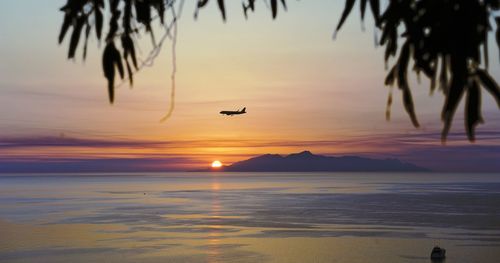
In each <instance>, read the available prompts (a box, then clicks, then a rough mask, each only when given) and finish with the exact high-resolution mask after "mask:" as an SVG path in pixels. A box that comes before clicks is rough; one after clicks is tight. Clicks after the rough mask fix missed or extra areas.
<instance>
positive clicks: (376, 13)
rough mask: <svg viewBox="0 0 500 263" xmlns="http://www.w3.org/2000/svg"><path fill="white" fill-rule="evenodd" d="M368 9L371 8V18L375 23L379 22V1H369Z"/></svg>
mask: <svg viewBox="0 0 500 263" xmlns="http://www.w3.org/2000/svg"><path fill="white" fill-rule="evenodd" d="M370 7H371V8H372V13H373V17H374V18H375V23H377V24H378V23H379V21H380V3H379V0H370Z"/></svg>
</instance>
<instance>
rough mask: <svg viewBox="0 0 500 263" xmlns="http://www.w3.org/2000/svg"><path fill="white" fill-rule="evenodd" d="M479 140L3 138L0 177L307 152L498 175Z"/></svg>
mask: <svg viewBox="0 0 500 263" xmlns="http://www.w3.org/2000/svg"><path fill="white" fill-rule="evenodd" d="M480 136H481V137H480V140H478V141H477V142H476V143H470V142H469V141H467V140H466V139H465V138H466V136H465V134H464V133H461V132H458V133H451V134H450V136H449V138H448V141H447V143H446V145H443V144H441V141H440V133H439V132H438V131H436V132H418V131H416V132H412V133H407V134H375V135H356V136H354V135H353V136H349V137H343V138H342V139H330V140H328V139H325V140H280V139H269V140H263V139H247V140H238V139H223V138H220V139H218V138H209V139H200V140H177V141H152V140H151V141H149V140H132V139H122V138H115V139H100V138H76V137H75V138H73V137H66V136H60V137H47V136H31V137H4V138H0V164H1V166H2V168H0V172H1V171H3V172H5V171H15V170H16V169H14V168H15V167H17V166H23V167H25V169H24V170H30V169H31V170H37V171H46V170H58V171H112V170H114V171H139V170H142V171H164V170H191V169H196V168H200V167H206V165H207V164H208V163H209V162H210V161H212V160H213V159H214V158H222V160H224V161H225V162H226V163H231V162H233V161H238V160H241V159H243V158H248V157H251V156H254V155H258V154H264V153H282V154H287V153H290V152H296V151H302V150H306V149H307V150H312V151H313V152H316V153H320V154H327V155H361V156H367V157H375V158H389V157H390V158H399V159H401V160H403V161H409V162H413V163H415V164H418V165H421V166H424V167H428V168H431V169H433V170H436V171H477V172H493V171H500V164H498V162H497V160H500V132H497V131H481V134H480ZM17 170H23V169H17Z"/></svg>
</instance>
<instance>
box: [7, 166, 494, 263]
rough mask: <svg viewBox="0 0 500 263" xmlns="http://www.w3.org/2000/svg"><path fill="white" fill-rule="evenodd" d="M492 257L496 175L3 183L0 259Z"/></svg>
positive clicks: (15, 179) (140, 177) (187, 176)
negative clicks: (437, 252) (439, 252)
mask: <svg viewBox="0 0 500 263" xmlns="http://www.w3.org/2000/svg"><path fill="white" fill-rule="evenodd" d="M434 245H440V246H442V247H445V248H446V249H447V259H446V262H448V263H450V262H452V263H453V262H500V175H493V174H374V173H373V174H360V173H297V174H284V173H267V174H266V173H263V174H252V173H223V174H222V173H166V174H125V175H124V174H113V175H110V174H106V175H102V174H91V175H81V174H66V175H57V176H47V175H29V176H28V175H23V176H6V175H4V176H0V262H194V263H197V262H282V263H288V262H430V259H429V254H430V251H431V249H432V247H433V246H434Z"/></svg>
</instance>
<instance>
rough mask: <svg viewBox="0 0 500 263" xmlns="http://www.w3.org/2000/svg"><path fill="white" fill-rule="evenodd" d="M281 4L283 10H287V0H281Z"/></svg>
mask: <svg viewBox="0 0 500 263" xmlns="http://www.w3.org/2000/svg"><path fill="white" fill-rule="evenodd" d="M281 4H282V5H283V8H284V9H285V10H286V9H287V8H286V1H285V0H281Z"/></svg>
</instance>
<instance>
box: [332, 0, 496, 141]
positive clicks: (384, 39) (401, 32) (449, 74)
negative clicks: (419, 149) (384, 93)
mask: <svg viewBox="0 0 500 263" xmlns="http://www.w3.org/2000/svg"><path fill="white" fill-rule="evenodd" d="M355 2H356V0H346V2H345V8H344V11H343V13H342V16H341V19H340V21H339V23H338V26H337V28H336V30H340V28H341V27H342V25H343V23H344V22H345V20H346V18H347V17H348V16H349V14H350V12H351V10H352V9H353V7H354V5H355ZM359 2H360V9H361V18H362V19H363V18H364V14H365V10H366V6H367V3H369V4H370V6H371V10H372V15H373V18H374V21H375V24H376V26H377V28H379V29H380V30H381V32H382V34H381V36H380V39H379V44H380V45H382V46H384V47H385V61H386V63H388V61H389V59H390V58H392V57H394V58H395V62H394V64H393V65H392V67H391V69H390V70H389V72H388V74H387V77H386V80H385V84H386V85H391V86H392V85H394V84H396V85H397V86H398V88H399V89H400V90H401V91H402V96H403V103H404V106H405V109H406V111H407V112H408V114H409V116H410V119H411V121H412V123H413V125H414V126H415V127H418V126H419V123H418V120H417V117H416V113H415V107H414V104H413V98H412V94H411V90H410V86H409V84H408V77H407V75H408V70H409V69H410V66H411V69H412V70H413V71H414V72H415V73H416V74H417V75H420V74H421V73H423V74H424V75H425V76H426V77H427V78H429V79H430V80H431V87H430V89H431V92H433V91H434V90H435V89H436V88H437V87H438V88H439V89H440V90H441V91H442V93H443V94H444V96H445V103H444V105H443V109H442V113H441V118H442V120H443V123H444V127H443V130H442V140H443V141H445V140H446V136H447V134H448V132H449V130H450V127H451V123H452V120H453V116H454V114H455V111H456V109H457V107H458V105H459V103H460V101H461V100H462V98H463V97H464V95H465V100H466V102H465V129H466V131H467V136H468V138H469V140H470V141H474V139H475V132H474V131H475V127H476V126H477V125H478V124H479V123H481V122H483V118H482V115H481V91H482V90H483V89H484V90H486V91H488V92H489V93H490V94H491V95H492V96H493V97H494V98H495V99H496V101H497V103H498V106H499V108H500V89H499V87H498V84H497V83H496V82H495V80H494V79H493V78H492V77H491V76H490V74H489V72H488V64H489V62H488V33H489V32H490V31H492V25H491V23H490V20H494V21H495V23H496V40H497V44H498V47H500V17H499V16H498V15H496V16H495V14H498V13H495V12H496V11H498V10H499V7H500V1H499V0H390V1H389V4H388V5H387V7H386V8H384V10H382V12H381V13H379V10H380V1H379V0H359ZM398 52H399V54H398ZM481 88H482V89H481ZM391 101H392V100H391V99H389V100H388V104H390V103H391Z"/></svg>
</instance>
